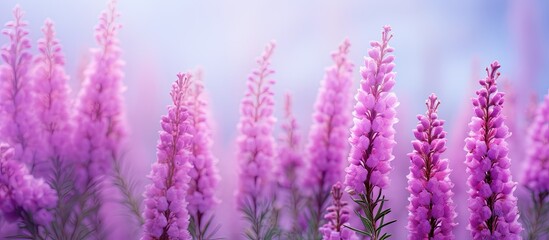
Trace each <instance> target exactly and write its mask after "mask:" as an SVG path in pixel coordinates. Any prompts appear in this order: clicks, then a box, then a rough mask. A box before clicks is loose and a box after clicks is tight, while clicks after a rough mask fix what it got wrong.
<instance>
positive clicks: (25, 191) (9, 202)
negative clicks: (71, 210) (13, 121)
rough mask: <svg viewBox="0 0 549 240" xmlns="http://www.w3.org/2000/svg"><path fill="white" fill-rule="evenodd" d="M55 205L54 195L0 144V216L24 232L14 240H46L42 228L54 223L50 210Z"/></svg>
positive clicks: (9, 148) (11, 150) (12, 152)
mask: <svg viewBox="0 0 549 240" xmlns="http://www.w3.org/2000/svg"><path fill="white" fill-rule="evenodd" d="M56 204H57V196H56V193H55V191H54V190H53V189H51V187H50V186H49V185H48V184H47V183H45V182H44V181H43V180H42V179H41V178H34V177H33V176H32V174H30V172H29V170H28V168H27V167H26V166H25V165H24V164H22V163H20V162H19V161H17V160H16V159H15V153H14V149H13V148H11V147H10V146H8V145H7V144H5V143H1V144H0V213H1V216H2V218H3V219H5V220H6V221H8V222H19V223H20V225H19V227H20V228H22V229H24V230H25V232H24V233H22V235H18V237H17V238H21V237H23V238H28V239H49V238H46V235H45V234H46V231H45V229H44V228H45V227H47V226H48V225H49V224H50V223H51V221H52V220H53V216H52V213H51V211H50V210H51V209H52V208H54V207H55V206H56Z"/></svg>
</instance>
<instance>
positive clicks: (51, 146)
mask: <svg viewBox="0 0 549 240" xmlns="http://www.w3.org/2000/svg"><path fill="white" fill-rule="evenodd" d="M42 32H43V34H44V36H43V38H41V39H40V40H38V50H39V54H38V55H37V56H36V59H35V60H34V64H35V67H34V71H33V86H32V90H33V93H34V96H35V97H34V98H33V100H34V102H33V104H34V106H35V109H36V115H37V117H38V118H37V120H38V121H37V123H38V124H37V134H38V135H39V136H42V138H41V139H42V141H41V142H40V144H39V145H38V146H39V148H37V155H38V156H39V158H40V159H43V160H44V164H43V165H42V166H40V167H41V168H39V169H40V170H39V172H42V173H44V174H43V175H45V179H46V180H47V182H48V184H49V185H50V186H52V188H53V189H54V190H55V191H56V193H57V198H58V201H57V205H56V208H55V216H56V217H55V219H53V222H52V224H51V225H52V231H51V232H52V237H54V238H56V239H62V238H66V237H67V236H69V235H70V234H69V232H70V229H69V228H68V225H69V224H68V221H69V218H70V212H71V211H72V208H73V207H74V200H75V194H74V193H73V192H72V191H73V190H74V184H73V182H74V174H72V173H73V170H74V162H73V161H71V160H72V159H71V158H70V156H71V150H72V146H71V142H70V141H67V139H70V134H71V132H72V130H73V126H72V124H71V122H70V116H69V105H70V101H69V91H70V90H69V87H68V84H67V80H68V76H67V74H66V73H65V70H64V64H65V59H64V56H63V53H62V52H61V45H60V43H59V41H58V40H57V39H56V38H55V30H54V26H53V22H52V21H51V20H49V19H48V20H46V22H45V23H44V27H43V28H42Z"/></svg>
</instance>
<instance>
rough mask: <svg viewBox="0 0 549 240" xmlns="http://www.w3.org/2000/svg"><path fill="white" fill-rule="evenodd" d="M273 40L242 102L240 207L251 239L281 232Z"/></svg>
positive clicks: (249, 82)
mask: <svg viewBox="0 0 549 240" xmlns="http://www.w3.org/2000/svg"><path fill="white" fill-rule="evenodd" d="M274 47H275V44H274V42H271V43H270V44H269V45H267V47H266V48H265V51H264V52H263V54H262V55H261V57H260V58H259V59H258V60H257V63H258V65H259V66H258V68H257V69H255V70H254V71H253V72H252V74H251V75H250V76H249V77H248V81H247V90H246V94H245V96H244V99H243V100H242V102H241V105H240V107H241V108H240V122H239V123H238V131H239V136H238V138H237V143H238V154H237V158H238V161H239V167H240V168H239V183H238V190H237V193H236V201H237V207H238V210H239V211H240V212H241V213H242V216H243V217H244V219H245V220H246V224H247V225H248V226H247V229H246V230H245V232H244V234H245V236H246V238H248V239H256V240H259V239H273V238H275V237H276V236H277V235H279V230H278V226H277V225H278V224H277V222H278V213H277V211H276V210H273V203H274V196H273V194H274V189H273V187H274V184H275V182H274V181H273V176H272V173H271V172H270V171H271V167H272V166H273V163H272V162H273V158H274V157H275V146H274V145H275V140H274V137H273V133H272V132H273V125H274V122H275V120H276V119H275V118H274V116H273V105H274V100H273V92H272V86H273V85H274V83H275V81H274V80H272V79H271V74H273V73H274V71H273V70H272V69H271V68H270V64H271V63H270V58H271V56H272V54H273V50H274Z"/></svg>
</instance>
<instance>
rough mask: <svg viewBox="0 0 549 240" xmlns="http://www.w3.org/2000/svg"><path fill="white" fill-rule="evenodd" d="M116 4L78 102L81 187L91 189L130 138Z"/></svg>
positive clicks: (102, 22)
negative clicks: (124, 107)
mask: <svg viewBox="0 0 549 240" xmlns="http://www.w3.org/2000/svg"><path fill="white" fill-rule="evenodd" d="M118 17H119V13H118V11H117V10H116V5H115V3H114V2H111V3H110V4H109V8H108V9H107V10H106V11H104V12H103V13H102V14H101V16H100V18H99V24H98V25H97V27H96V30H95V38H96V41H97V44H98V45H99V48H97V49H94V50H93V51H92V59H91V62H90V64H89V66H88V68H87V69H86V71H85V78H84V81H83V82H82V87H81V91H80V92H79V94H78V100H77V102H76V112H77V113H76V115H75V122H76V124H77V125H78V127H77V128H76V129H75V133H74V136H73V138H74V143H75V146H74V149H75V150H76V152H75V157H76V159H78V160H79V165H80V167H79V169H78V179H77V181H78V185H79V186H80V187H81V188H85V187H88V186H89V185H90V184H91V183H92V182H94V181H96V180H97V178H99V177H101V176H103V175H105V174H108V173H110V171H111V169H112V166H113V161H115V160H118V158H119V157H120V154H121V152H120V151H121V147H122V144H123V140H124V137H125V135H126V131H127V130H126V125H125V115H124V109H123V101H122V92H123V91H124V89H125V87H124V86H123V84H122V77H123V76H124V73H123V71H122V66H123V64H124V63H123V61H122V60H121V58H120V55H121V50H120V47H119V43H118V38H117V34H118V31H119V29H120V28H121V25H120V24H119V23H118V22H117V19H118Z"/></svg>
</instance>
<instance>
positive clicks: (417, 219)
mask: <svg viewBox="0 0 549 240" xmlns="http://www.w3.org/2000/svg"><path fill="white" fill-rule="evenodd" d="M426 105H427V112H426V113H425V115H418V116H417V118H418V120H419V123H418V124H417V127H416V129H414V131H413V132H414V137H415V140H413V141H412V146H413V148H414V151H413V152H411V153H410V154H408V156H409V157H410V162H411V165H410V174H409V175H408V191H410V197H409V198H408V199H409V201H410V205H409V206H408V210H409V211H410V212H409V215H408V230H409V236H408V239H426V238H428V239H454V238H455V237H454V235H453V233H452V229H453V227H454V226H455V223H454V218H455V217H456V213H455V211H454V208H455V206H454V203H453V201H452V195H453V193H452V188H453V185H454V184H453V183H452V182H451V181H450V178H449V175H450V168H449V167H448V159H444V158H441V155H442V153H444V151H445V150H446V132H445V131H444V129H443V125H444V121H443V120H441V119H439V118H438V114H437V111H438V107H439V105H440V101H439V100H438V98H437V96H436V95H435V94H431V95H430V96H429V98H428V99H427V101H426Z"/></svg>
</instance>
